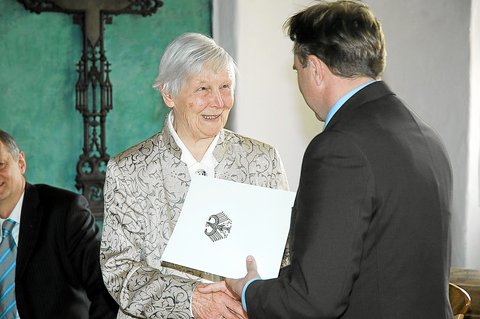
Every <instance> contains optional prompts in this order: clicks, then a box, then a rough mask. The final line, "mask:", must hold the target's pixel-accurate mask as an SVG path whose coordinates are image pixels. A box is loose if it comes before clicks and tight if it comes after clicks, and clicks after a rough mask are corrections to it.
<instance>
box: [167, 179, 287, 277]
mask: <svg viewBox="0 0 480 319" xmlns="http://www.w3.org/2000/svg"><path fill="white" fill-rule="evenodd" d="M294 199H295V193H293V192H288V191H282V190H277V189H271V188H265V187H259V186H252V185H248V184H242V183H236V182H232V181H226V180H222V179H215V178H211V177H205V176H197V175H195V176H192V180H191V184H190V187H189V190H188V193H187V196H186V198H185V203H184V205H183V209H182V212H181V214H180V217H179V219H178V221H177V224H176V226H175V229H174V230H173V233H172V236H171V238H170V240H169V242H168V245H167V247H166V248H165V251H164V253H163V256H162V260H163V261H166V262H169V263H173V264H178V265H181V266H184V267H188V268H192V269H196V270H200V271H203V272H207V273H210V274H214V275H219V276H222V277H227V278H241V277H244V276H245V275H246V273H247V270H246V266H245V259H246V257H247V256H248V255H252V256H254V257H255V260H256V261H257V266H258V272H259V274H260V276H261V277H262V278H263V279H270V278H276V277H277V276H278V272H279V270H280V265H281V261H282V257H283V253H284V250H285V245H286V242H287V236H288V231H289V227H290V215H291V209H292V206H293V201H294Z"/></svg>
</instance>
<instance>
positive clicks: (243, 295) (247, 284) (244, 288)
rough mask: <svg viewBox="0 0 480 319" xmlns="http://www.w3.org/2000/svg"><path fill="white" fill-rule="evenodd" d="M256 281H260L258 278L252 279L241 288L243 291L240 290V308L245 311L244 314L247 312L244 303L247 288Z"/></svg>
mask: <svg viewBox="0 0 480 319" xmlns="http://www.w3.org/2000/svg"><path fill="white" fill-rule="evenodd" d="M256 280H260V278H253V279H250V280H249V281H247V283H246V284H245V286H243V289H242V307H243V310H245V312H247V303H246V301H245V293H246V292H247V288H248V286H249V285H250V284H251V283H252V282H254V281H256Z"/></svg>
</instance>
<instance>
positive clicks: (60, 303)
mask: <svg viewBox="0 0 480 319" xmlns="http://www.w3.org/2000/svg"><path fill="white" fill-rule="evenodd" d="M26 167H27V163H26V160H25V155H24V153H23V152H21V151H20V150H19V148H18V146H17V144H16V142H15V140H14V139H13V138H12V137H11V136H10V135H9V134H8V133H6V132H4V131H2V130H0V222H1V223H2V225H3V227H2V235H3V236H2V242H1V244H0V252H1V255H2V256H3V255H5V256H6V257H5V258H3V259H2V258H0V260H1V261H0V277H5V279H4V280H2V281H1V282H0V296H2V297H1V299H0V317H1V318H18V317H20V318H22V319H25V318H50V319H51V318H62V319H65V318H68V319H87V318H102V319H108V318H115V316H116V313H117V309H118V305H117V304H116V303H115V301H114V300H113V299H112V298H111V296H110V295H109V293H108V291H107V290H106V289H105V286H104V284H103V280H102V275H101V272H100V264H99V250H100V234H99V228H98V226H97V225H96V223H95V219H94V217H93V215H92V214H91V212H90V210H89V208H88V203H87V200H86V199H85V198H84V197H83V196H80V195H78V194H75V193H72V192H69V191H66V190H62V189H58V188H54V187H52V186H48V185H40V184H39V185H31V184H28V183H27V182H26V181H25V177H24V174H25V171H26ZM6 225H9V226H10V227H6ZM5 246H7V247H5ZM4 252H5V254H4ZM10 256H11V261H10V262H9V261H8V260H9V258H10ZM15 264H16V266H15ZM15 267H16V269H15ZM4 316H5V317H4Z"/></svg>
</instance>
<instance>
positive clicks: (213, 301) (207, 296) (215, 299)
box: [192, 281, 248, 319]
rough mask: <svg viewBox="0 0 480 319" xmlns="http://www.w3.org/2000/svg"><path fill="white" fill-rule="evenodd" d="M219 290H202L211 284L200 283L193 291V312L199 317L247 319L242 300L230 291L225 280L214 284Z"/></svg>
mask: <svg viewBox="0 0 480 319" xmlns="http://www.w3.org/2000/svg"><path fill="white" fill-rule="evenodd" d="M213 285H215V286H216V287H217V288H216V289H218V290H217V291H209V292H207V293H203V292H201V291H202V289H204V288H206V287H208V286H209V285H198V286H197V289H195V290H194V292H193V297H192V312H193V316H194V317H195V318H199V319H220V318H225V319H247V318H248V317H247V314H246V313H245V312H244V311H243V308H242V304H241V303H240V301H239V300H238V299H236V298H234V296H233V295H232V294H231V293H230V291H229V290H228V289H227V287H226V285H225V282H224V281H221V282H218V283H215V284H213Z"/></svg>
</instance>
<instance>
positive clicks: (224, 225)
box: [205, 212, 232, 242]
mask: <svg viewBox="0 0 480 319" xmlns="http://www.w3.org/2000/svg"><path fill="white" fill-rule="evenodd" d="M231 228H232V220H231V219H230V218H228V216H227V215H226V214H225V213H224V212H220V213H218V214H215V215H211V216H210V217H209V218H208V220H207V222H206V223H205V235H207V236H208V237H209V238H210V239H211V240H212V241H213V242H216V241H217V240H220V239H225V238H227V237H228V235H229V234H230V229H231Z"/></svg>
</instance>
